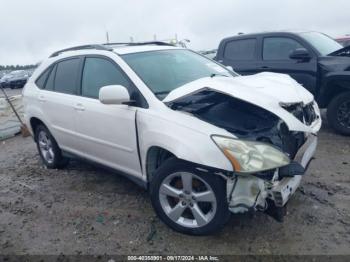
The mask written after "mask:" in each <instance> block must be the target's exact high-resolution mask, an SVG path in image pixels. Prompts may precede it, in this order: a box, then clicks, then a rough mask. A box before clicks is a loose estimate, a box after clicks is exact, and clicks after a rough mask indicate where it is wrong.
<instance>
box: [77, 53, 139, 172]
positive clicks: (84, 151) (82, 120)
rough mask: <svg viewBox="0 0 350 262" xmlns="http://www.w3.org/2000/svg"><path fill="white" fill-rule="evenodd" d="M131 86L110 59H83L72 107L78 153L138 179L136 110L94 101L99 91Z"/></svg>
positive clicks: (96, 99) (135, 108) (126, 106)
mask: <svg viewBox="0 0 350 262" xmlns="http://www.w3.org/2000/svg"><path fill="white" fill-rule="evenodd" d="M107 85H122V86H124V87H126V88H127V89H129V87H130V85H131V83H130V80H129V79H128V78H127V77H126V76H125V74H124V73H123V72H122V70H121V69H120V68H119V67H118V66H117V65H116V64H115V63H114V62H113V61H111V60H109V59H108V58H104V57H99V56H91V57H86V58H85V61H84V67H83V72H82V80H81V97H80V99H79V101H77V103H76V105H75V111H76V124H77V135H78V136H79V148H78V151H79V154H81V155H83V156H85V157H87V158H88V159H91V160H94V161H96V162H99V163H101V164H103V165H106V166H109V167H112V168H115V169H118V170H121V171H124V172H127V173H129V174H132V175H135V176H140V175H141V167H140V161H139V157H138V153H137V137H136V135H137V134H136V127H135V115H136V110H137V107H133V106H128V105H105V104H102V103H101V102H100V101H99V100H98V94H99V89H100V88H101V87H103V86H107Z"/></svg>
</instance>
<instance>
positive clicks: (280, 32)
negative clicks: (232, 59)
mask: <svg viewBox="0 0 350 262" xmlns="http://www.w3.org/2000/svg"><path fill="white" fill-rule="evenodd" d="M311 32H316V31H311V30H278V31H261V32H255V33H254V32H252V33H247V34H245V33H242V34H237V35H233V36H228V37H225V38H224V39H231V38H238V37H242V38H245V37H247V36H248V37H249V36H258V35H266V34H302V33H311Z"/></svg>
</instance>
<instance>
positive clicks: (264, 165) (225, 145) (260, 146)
mask: <svg viewBox="0 0 350 262" xmlns="http://www.w3.org/2000/svg"><path fill="white" fill-rule="evenodd" d="M212 139H213V140H214V142H215V144H216V145H217V146H218V147H219V148H220V149H221V150H222V152H223V153H224V155H225V156H226V157H227V158H228V160H230V162H231V164H232V166H233V169H234V171H235V172H239V173H256V172H260V171H264V170H269V169H274V168H278V167H282V166H285V165H288V164H289V163H290V159H289V157H288V156H287V155H285V154H284V153H282V152H281V151H279V150H278V149H276V148H274V147H272V146H270V145H268V144H265V143H261V142H258V141H245V140H239V139H234V138H227V137H222V136H216V135H214V136H212Z"/></svg>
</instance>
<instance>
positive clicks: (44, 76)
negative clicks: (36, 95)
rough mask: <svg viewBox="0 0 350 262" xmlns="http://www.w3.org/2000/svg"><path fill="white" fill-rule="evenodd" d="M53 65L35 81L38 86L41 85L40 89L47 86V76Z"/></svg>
mask: <svg viewBox="0 0 350 262" xmlns="http://www.w3.org/2000/svg"><path fill="white" fill-rule="evenodd" d="M51 69H52V67H49V68H47V69H46V70H45V71H44V72H43V73H42V74H41V75H40V76H39V77H38V79H37V80H36V81H35V84H36V85H37V87H39V88H40V89H44V88H45V84H46V80H47V77H48V76H49V74H50V72H51Z"/></svg>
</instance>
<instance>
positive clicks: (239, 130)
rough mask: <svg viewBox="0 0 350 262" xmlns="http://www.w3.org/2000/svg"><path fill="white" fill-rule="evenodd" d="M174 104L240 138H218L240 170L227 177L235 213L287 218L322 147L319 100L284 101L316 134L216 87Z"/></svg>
mask: <svg viewBox="0 0 350 262" xmlns="http://www.w3.org/2000/svg"><path fill="white" fill-rule="evenodd" d="M169 106H170V107H171V108H172V109H174V110H181V111H185V112H188V113H190V114H192V115H194V116H196V117H198V118H200V119H202V120H204V121H206V122H209V123H211V124H213V125H215V126H218V127H221V128H224V129H225V130H227V131H228V132H230V133H231V134H233V135H234V136H235V137H237V139H232V138H227V137H220V136H213V137H212V139H213V141H214V142H215V143H216V144H217V145H218V147H219V148H220V149H221V150H222V152H223V153H224V154H225V156H227V158H228V159H229V160H230V161H231V163H232V165H233V169H234V170H235V171H234V172H233V173H231V174H230V175H228V176H227V177H228V178H227V200H228V204H229V209H230V211H231V212H233V213H244V212H248V211H265V212H266V213H268V214H270V215H271V216H273V217H274V218H276V219H277V220H278V221H282V220H283V216H284V214H285V212H284V207H285V205H286V203H287V202H288V200H289V199H290V197H291V196H292V195H293V194H294V193H295V191H296V190H297V188H298V186H299V184H300V181H301V178H302V176H303V175H304V173H305V171H306V169H307V167H308V164H309V163H310V161H311V160H312V158H313V155H314V153H315V150H316V146H317V136H316V133H317V131H318V129H319V127H320V125H321V118H320V112H319V109H318V107H317V104H316V103H315V102H313V101H312V102H310V103H308V104H305V105H304V104H303V103H289V104H282V103H281V104H280V107H281V109H283V110H285V113H286V114H288V115H290V117H291V118H293V121H295V120H297V121H300V122H301V123H302V124H303V125H305V127H308V128H310V130H314V131H311V132H305V130H301V131H291V130H290V129H289V128H288V125H287V123H286V122H285V121H284V120H282V119H281V118H280V117H278V116H276V115H275V114H274V113H272V112H271V111H268V110H266V109H264V108H262V107H259V106H256V105H253V104H251V103H247V102H245V101H242V100H240V99H237V98H235V97H228V96H227V95H225V94H222V93H219V92H215V91H211V90H203V91H200V92H198V93H195V94H192V95H190V96H186V97H183V98H181V100H178V101H176V102H174V103H171V104H169ZM230 144H232V145H230ZM254 150H255V151H256V152H255V151H254ZM238 151H240V152H238ZM253 151H254V152H255V153H252V152H253ZM244 152H246V153H244ZM264 158H266V159H267V160H266V161H267V162H268V163H267V164H266V163H264V161H265V160H264ZM237 159H238V161H237ZM245 162H247V164H246V167H244V165H245V164H244V163H245Z"/></svg>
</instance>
